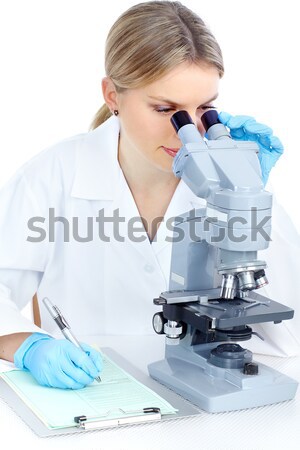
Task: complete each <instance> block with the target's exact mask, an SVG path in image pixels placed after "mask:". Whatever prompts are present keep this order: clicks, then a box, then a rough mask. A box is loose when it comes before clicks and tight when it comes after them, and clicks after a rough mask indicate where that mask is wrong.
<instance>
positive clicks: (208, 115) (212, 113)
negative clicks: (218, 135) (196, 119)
mask: <svg viewBox="0 0 300 450" xmlns="http://www.w3.org/2000/svg"><path fill="white" fill-rule="evenodd" d="M201 121H202V123H203V126H204V128H205V131H207V130H208V129H209V128H210V127H212V126H213V125H216V124H217V123H221V122H220V120H219V117H218V112H217V111H216V110H215V109H209V110H208V111H206V112H205V113H204V114H202V116H201Z"/></svg>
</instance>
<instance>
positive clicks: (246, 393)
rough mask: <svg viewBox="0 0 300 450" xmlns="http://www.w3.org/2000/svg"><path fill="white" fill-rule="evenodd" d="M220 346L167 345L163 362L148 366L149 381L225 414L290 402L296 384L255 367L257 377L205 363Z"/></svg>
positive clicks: (209, 409)
mask: <svg viewBox="0 0 300 450" xmlns="http://www.w3.org/2000/svg"><path fill="white" fill-rule="evenodd" d="M218 344H219V343H217V344H216V343H213V344H202V345H197V346H194V347H190V348H187V347H184V346H183V345H166V359H164V360H161V361H157V362H154V363H152V364H149V366H148V370H149V374H150V375H151V377H152V378H154V379H155V380H157V381H159V382H160V383H162V384H164V385H165V386H167V387H169V388H170V389H172V390H174V391H175V392H177V393H178V394H180V395H181V396H182V397H184V398H186V399H187V400H189V401H191V402H192V403H194V404H195V405H197V406H198V407H199V408H201V409H204V410H205V411H208V412H224V411H233V410H239V409H245V408H253V407H256V406H264V405H269V404H272V403H277V402H282V401H285V400H291V399H292V398H293V397H294V396H295V394H296V390H297V387H298V383H297V381H295V380H293V379H292V378H290V377H288V376H286V375H284V374H282V373H280V372H278V371H276V370H273V369H271V368H270V367H268V366H265V365H264V364H260V363H259V364H258V374H257V375H245V374H244V373H243V370H242V369H227V368H222V367H217V366H215V365H213V364H211V363H209V362H208V360H207V359H208V358H209V355H210V351H211V350H212V349H214V348H215V347H217V345H218Z"/></svg>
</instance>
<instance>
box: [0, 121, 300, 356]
mask: <svg viewBox="0 0 300 450" xmlns="http://www.w3.org/2000/svg"><path fill="white" fill-rule="evenodd" d="M118 135H119V120H118V118H116V117H111V118H110V119H109V120H107V121H106V122H105V123H104V124H102V125H101V126H100V127H98V128H97V129H95V130H93V131H91V132H89V133H87V134H83V135H78V136H75V137H73V138H71V139H67V140H64V141H62V142H60V143H58V144H57V145H55V146H53V147H51V148H49V149H46V150H44V151H43V152H41V153H40V154H38V155H37V156H36V157H34V158H33V159H31V160H30V161H29V162H28V163H26V164H25V165H24V166H23V167H22V168H21V169H19V170H18V172H17V173H16V174H15V176H14V177H13V178H12V179H11V180H10V182H9V183H8V184H6V186H5V187H4V188H3V189H2V191H1V192H0V335H5V334H10V333H15V332H20V331H41V330H40V329H39V328H37V327H35V326H34V325H33V324H32V323H31V321H30V320H28V319H27V318H25V317H24V316H22V315H21V313H20V309H22V308H23V307H24V306H25V305H26V304H27V303H28V302H29V301H30V300H31V298H32V296H33V295H34V293H35V292H37V295H38V299H39V302H40V309H41V318H42V327H43V331H44V332H49V333H53V332H56V330H57V328H56V325H55V323H54V322H53V320H52V319H51V318H50V317H49V314H48V312H47V311H46V310H45V308H44V305H43V304H41V299H42V298H43V297H45V296H47V297H49V298H50V300H52V302H53V303H55V304H57V305H58V306H59V307H61V309H62V311H63V313H64V315H65V316H66V318H67V319H68V321H69V323H70V324H71V327H72V329H73V331H74V332H75V334H78V335H80V336H84V335H95V334H117V335H126V334H134V335H139V334H152V333H154V331H153V329H152V316H153V314H154V313H155V312H157V311H159V310H160V309H159V308H158V307H156V306H154V305H153V298H155V297H157V296H159V294H160V293H161V292H162V291H165V290H167V289H168V279H169V270H170V258H171V247H172V244H171V243H170V242H167V241H166V236H169V237H171V232H170V231H168V229H167V226H166V221H167V219H168V218H170V217H174V216H176V215H178V214H181V213H183V212H186V211H188V210H190V209H192V208H194V207H198V206H200V205H203V201H202V200H201V199H199V198H197V197H196V196H195V195H194V194H193V193H192V192H191V190H190V189H189V188H188V187H187V186H186V185H185V184H184V183H183V182H182V181H180V183H179V185H178V187H177V189H176V191H175V193H174V196H173V198H172V200H171V202H170V205H169V207H168V210H167V212H166V214H165V217H164V221H163V222H162V223H161V225H160V226H159V228H158V232H157V236H156V238H155V240H154V242H152V243H150V242H149V240H148V238H147V235H146V232H145V230H144V229H143V230H142V231H140V232H139V233H138V232H136V233H135V237H140V238H142V239H143V241H142V242H133V241H132V240H130V239H128V237H127V229H128V228H127V226H128V220H129V219H130V218H132V217H137V218H138V217H139V213H138V210H137V207H136V204H135V202H134V199H133V197H132V195H131V192H130V189H129V187H128V185H127V183H126V180H125V178H124V175H123V172H122V170H121V168H120V166H119V164H118V159H117V148H118ZM50 208H51V209H52V213H53V214H54V215H55V217H56V218H58V217H63V218H64V219H62V220H68V222H69V226H70V228H69V236H68V235H64V233H66V232H67V231H68V230H67V225H63V224H62V223H61V222H57V223H56V225H55V229H54V233H55V239H53V236H51V230H50V229H49V226H48V223H49V214H50V213H49V211H50ZM101 210H104V215H105V217H112V215H113V211H114V210H119V216H120V217H125V218H126V220H125V222H123V223H121V224H120V227H119V234H120V236H123V237H124V238H125V240H124V242H118V241H117V240H115V239H114V235H113V225H112V224H111V223H107V224H106V225H105V235H106V236H108V237H109V238H110V242H109V243H107V242H104V241H103V239H100V238H99V236H98V226H99V224H98V223H97V222H96V220H95V219H96V218H97V217H98V215H99V211H101ZM273 214H274V219H273V239H274V242H272V243H271V246H270V249H268V250H266V251H265V252H264V255H262V256H263V257H264V259H266V260H267V263H268V265H269V270H268V272H267V274H268V277H269V279H270V282H271V283H270V286H269V287H268V288H267V289H266V293H267V294H269V295H270V296H271V297H272V298H273V299H275V300H278V301H279V302H283V303H285V304H286V305H288V306H291V307H293V308H295V309H296V318H295V319H294V320H292V321H286V322H284V323H282V324H280V325H273V324H266V325H264V326H262V327H261V326H260V325H259V326H258V327H259V328H263V330H262V331H261V332H262V333H263V334H265V336H266V342H264V343H263V344H261V343H260V341H259V340H258V339H257V338H256V337H254V338H252V339H251V341H247V343H245V346H246V347H248V348H250V347H253V350H257V351H261V352H263V353H270V354H280V355H292V354H296V353H298V352H299V341H300V337H299V336H300V331H299V330H300V321H299V316H300V314H298V315H297V311H298V310H300V308H299V307H298V302H297V296H298V293H299V292H300V276H299V260H298V256H299V250H300V244H299V242H300V239H299V236H298V235H297V233H296V231H295V229H294V228H293V225H292V223H291V222H290V221H289V219H288V217H287V216H286V214H285V213H284V211H283V210H282V209H281V208H280V207H279V206H278V205H277V204H276V203H275V205H274V210H273ZM32 217H35V218H37V217H39V218H40V219H39V220H43V221H44V222H43V223H42V222H40V223H39V224H38V225H37V224H36V226H39V227H41V228H43V229H44V230H45V232H46V237H45V238H44V239H43V240H42V242H29V241H28V240H27V238H28V236H30V237H31V238H32V237H37V236H39V235H40V234H39V233H38V232H36V231H32V229H31V230H30V229H29V228H28V225H27V222H28V220H29V219H30V218H32ZM74 218H75V221H76V220H78V235H79V236H80V237H84V236H88V225H87V223H88V221H92V222H93V238H92V239H91V240H90V241H89V242H78V238H76V239H75V237H74V236H75V231H76V229H75V228H76V223H75V227H74V230H73V231H74V233H73V231H72V221H74ZM137 228H139V229H141V225H138V223H135V229H137ZM90 231H91V225H90V229H89V232H90ZM115 235H116V234H115ZM89 237H90V238H91V235H89ZM66 240H67V242H64V241H66ZM261 292H262V293H263V290H261ZM248 344H249V345H248Z"/></svg>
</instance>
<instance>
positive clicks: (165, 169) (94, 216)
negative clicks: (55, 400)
mask: <svg viewBox="0 0 300 450" xmlns="http://www.w3.org/2000/svg"><path fill="white" fill-rule="evenodd" d="M223 71H224V69H223V61H222V54H221V50H220V48H219V45H218V44H217V42H216V40H215V38H214V36H213V35H212V34H211V32H210V31H209V30H208V28H207V27H206V26H205V24H204V23H203V21H202V20H201V19H200V18H199V17H198V16H197V15H195V14H194V13H193V12H191V11H190V10H188V9H187V8H186V7H184V6H183V5H181V4H180V3H179V2H165V1H159V2H147V3H143V4H139V5H136V6H134V7H132V8H130V9H129V10H128V11H126V12H125V13H124V14H123V15H122V16H121V17H120V18H119V19H118V20H117V21H116V23H115V24H114V25H113V27H112V28H111V30H110V32H109V34H108V38H107V43H106V77H105V78H104V79H103V83H102V88H103V96H104V99H105V106H103V107H102V108H101V109H100V110H99V112H98V113H97V115H96V117H95V120H94V122H93V131H91V132H89V133H87V134H86V135H80V136H75V137H73V138H70V139H67V140H65V141H63V142H61V143H59V144H57V145H56V146H54V147H52V148H50V149H47V150H45V151H44V152H42V153H41V154H39V155H38V156H37V157H35V158H33V159H32V160H31V161H29V162H28V163H27V164H25V166H23V167H22V168H21V169H20V170H19V171H18V172H17V174H16V175H15V177H14V178H13V179H12V180H11V181H10V182H9V183H8V184H7V185H6V186H5V188H4V189H3V190H2V192H1V196H0V211H1V212H0V224H1V225H0V240H1V241H0V242H1V252H0V312H1V313H0V334H1V337H0V352H1V353H0V354H1V357H2V358H3V359H6V360H9V361H14V362H15V364H16V365H17V367H20V368H24V369H27V370H29V371H30V372H31V373H32V374H33V376H34V377H35V378H36V379H37V381H38V382H39V383H40V384H44V385H48V386H54V387H60V388H72V389H77V388H80V387H83V386H85V385H87V384H89V383H91V382H92V381H93V379H94V378H95V377H96V376H97V374H98V372H99V371H101V367H102V363H101V357H100V355H99V353H97V352H96V351H94V350H92V349H91V348H90V347H89V346H86V352H87V354H86V355H85V354H84V353H83V352H80V351H79V350H77V349H76V348H74V347H73V346H72V344H70V343H69V342H68V341H66V340H56V339H53V338H52V337H51V335H50V334H51V332H53V331H54V330H55V324H53V322H52V321H51V318H50V317H49V315H48V314H47V312H46V311H45V310H44V308H43V305H40V306H41V315H42V324H43V329H40V328H38V327H36V326H34V325H33V324H32V323H31V322H30V321H28V320H27V319H25V318H24V317H23V316H22V315H21V314H20V312H19V309H21V308H22V307H24V305H25V304H26V303H27V302H28V301H30V299H31V298H32V296H33V295H34V294H35V293H37V297H38V299H39V300H41V299H42V298H43V297H45V296H47V297H49V298H50V299H51V300H53V302H55V303H56V304H57V305H58V306H61V309H62V311H63V312H64V313H65V315H66V317H67V318H68V320H69V321H70V323H71V324H72V328H73V330H74V332H75V334H77V333H78V334H80V335H84V334H90V335H91V334H105V333H107V334H147V333H152V332H153V330H152V325H151V319H152V316H153V313H154V312H156V309H155V308H154V306H153V304H152V299H153V298H154V297H156V296H157V295H158V294H159V293H160V292H162V291H165V290H167V286H168V277H169V270H170V254H171V243H170V242H168V240H167V239H166V236H167V231H168V230H167V226H166V223H167V221H168V219H170V218H172V217H174V216H176V215H178V214H181V213H183V212H185V211H188V210H189V209H191V205H193V204H195V203H197V202H198V201H199V199H198V198H197V197H196V196H195V195H194V194H193V193H192V192H191V191H190V190H189V188H188V187H187V186H186V185H185V184H183V183H182V182H181V181H179V179H177V178H176V177H175V176H174V174H173V172H172V161H173V157H174V155H175V154H176V152H177V151H178V149H179V148H180V146H181V143H180V140H179V138H178V136H177V135H176V133H175V131H174V129H173V128H172V125H171V123H170V117H171V115H172V114H173V113H174V112H175V111H176V110H178V109H184V110H187V111H188V112H189V113H190V115H191V117H192V118H193V120H194V123H195V124H196V125H197V126H198V128H199V130H200V132H201V133H202V134H204V130H203V127H202V125H201V115H202V114H203V112H204V111H205V110H206V109H209V108H212V107H213V103H212V102H213V101H214V99H215V98H216V97H217V95H218V82H219V79H220V78H221V77H222V75H223ZM220 119H221V120H223V122H224V123H225V124H226V125H227V126H228V127H229V128H230V129H231V133H232V135H233V137H235V138H243V139H250V140H251V139H252V140H257V142H258V144H259V146H260V153H259V159H260V162H261V166H262V175H263V178H264V181H266V180H267V177H268V174H269V172H270V170H271V167H272V165H274V164H275V162H276V160H277V159H278V157H279V156H280V154H281V153H282V146H281V143H280V141H279V140H278V139H277V138H275V137H274V136H272V132H271V130H270V129H269V128H268V127H265V126H263V125H260V124H257V123H256V122H255V121H254V119H251V118H247V117H244V116H243V117H235V118H234V117H230V116H229V115H228V114H225V113H223V114H221V115H220ZM18 308H19V309H18ZM291 339H292V341H293V342H296V338H294V337H292V338H291ZM295 345H296V344H295Z"/></svg>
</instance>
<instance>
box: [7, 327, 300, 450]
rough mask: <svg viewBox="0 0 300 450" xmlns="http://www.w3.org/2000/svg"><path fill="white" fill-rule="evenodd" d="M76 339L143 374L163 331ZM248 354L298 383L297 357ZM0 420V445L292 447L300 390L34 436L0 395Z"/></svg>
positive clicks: (299, 437) (299, 430) (160, 351)
mask: <svg viewBox="0 0 300 450" xmlns="http://www.w3.org/2000/svg"><path fill="white" fill-rule="evenodd" d="M81 340H82V341H85V342H87V343H91V344H93V343H97V344H98V345H99V346H100V347H110V348H112V349H114V350H115V351H116V352H118V353H119V354H120V355H122V356H123V357H125V358H126V359H127V360H128V361H129V362H131V363H132V364H134V365H135V366H136V367H137V368H139V369H140V370H142V371H143V372H144V373H147V364H149V363H150V362H153V361H156V360H159V359H161V358H163V355H164V336H158V335H154V336H138V337H137V336H102V337H99V336H98V337H93V336H89V337H84V338H82V337H81ZM245 344H246V343H245ZM244 346H245V347H247V345H244ZM254 359H255V360H256V361H259V362H262V363H264V364H267V365H269V366H271V367H272V368H274V369H276V370H279V371H280V372H282V373H285V374H287V375H289V376H291V377H292V378H295V379H296V380H298V381H299V382H300V357H296V358H276V357H270V356H262V355H255V358H254ZM0 421H1V422H0V432H1V450H4V449H5V450H6V449H11V448H13V449H18V448H19V449H26V450H27V449H30V450H35V449H39V450H40V449H48V448H49V449H54V448H55V449H64V450H67V449H72V450H77V449H84V450H93V449H97V450H102V449H108V450H111V449H120V450H132V449H139V450H141V449H142V450H147V449H158V450H159V449H170V450H173V449H175V448H176V449H186V448H188V449H201V450H208V449H213V450H220V449H222V450H235V449H238V450H241V449H243V450H250V449H251V450H260V449H261V450H266V449H272V450H274V449H275V450H276V449H281V448H284V447H287V446H288V448H289V450H291V449H297V450H298V449H299V445H300V426H299V424H300V389H298V392H297V394H296V398H295V399H294V400H292V401H288V402H283V403H279V404H274V405H270V406H265V407H260V408H253V409H249V410H242V411H232V412H226V413H218V414H210V413H206V412H204V411H203V412H201V413H200V414H199V415H198V416H193V417H189V418H181V419H176V420H171V421H165V422H160V423H152V424H142V425H131V426H126V427H122V428H119V429H108V430H97V431H92V432H88V433H80V434H69V435H63V436H53V437H51V438H39V437H37V436H36V435H35V434H34V433H33V432H32V431H31V430H30V429H29V428H28V426H27V425H26V424H25V423H24V422H23V421H22V419H20V418H19V417H18V416H17V415H16V414H15V413H14V412H13V411H12V410H11V409H10V408H9V406H8V405H7V404H6V403H5V402H4V401H3V400H1V399H0Z"/></svg>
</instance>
